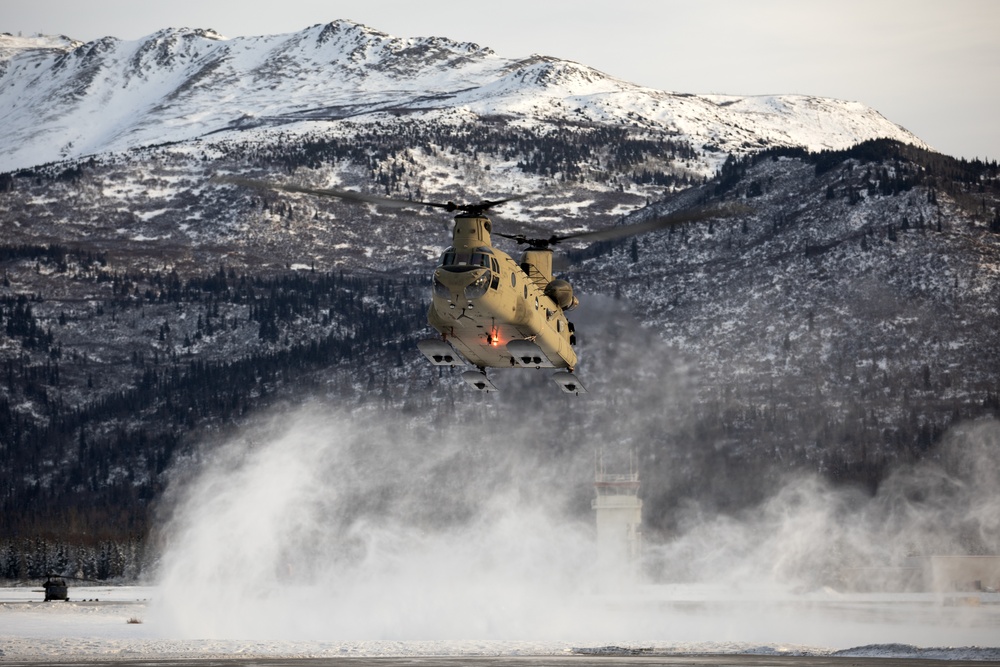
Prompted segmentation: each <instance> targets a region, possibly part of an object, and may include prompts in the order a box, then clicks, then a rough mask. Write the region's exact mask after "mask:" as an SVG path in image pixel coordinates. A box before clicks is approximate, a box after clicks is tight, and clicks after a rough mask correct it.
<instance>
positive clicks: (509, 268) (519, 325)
mask: <svg viewBox="0 0 1000 667" xmlns="http://www.w3.org/2000/svg"><path fill="white" fill-rule="evenodd" d="M216 180H217V181H220V182H224V183H229V184H233V185H238V186H244V187H250V188H255V189H265V190H281V191H284V192H290V193H298V194H308V195H315V196H319V197H332V198H336V199H342V200H345V201H349V202H356V203H363V204H373V205H375V206H384V207H391V208H421V207H431V208H438V209H444V210H445V211H447V212H449V213H454V214H455V224H454V227H453V228H452V241H451V247H449V248H448V249H447V250H446V251H445V252H444V254H443V255H442V257H441V263H440V265H439V266H438V267H437V268H436V269H435V270H434V276H433V293H432V301H431V305H430V309H429V310H428V313H427V321H428V323H429V324H430V325H431V326H432V327H433V328H434V329H435V330H437V332H438V333H439V334H440V337H438V338H432V339H426V340H421V341H419V342H418V343H417V347H418V348H419V349H420V351H421V352H422V353H423V354H424V356H425V357H427V359H428V361H430V363H432V364H434V365H435V366H465V365H467V364H471V365H472V366H475V368H476V370H468V371H465V372H464V373H463V374H462V379H464V380H465V381H466V382H467V383H468V384H469V385H471V386H472V387H474V388H475V389H477V390H479V391H483V392H493V391H497V387H496V385H494V384H493V382H491V381H490V379H489V378H488V377H487V375H486V369H487V368H511V367H522V368H555V369H558V370H557V372H556V373H554V374H553V375H552V379H553V380H554V381H555V383H556V384H558V385H559V387H560V388H561V389H562V390H563V391H564V392H566V393H570V394H581V393H586V390H585V389H584V387H583V385H582V384H581V383H580V381H579V379H578V378H577V377H576V375H574V373H573V370H574V368H575V367H576V362H577V356H576V352H575V351H574V349H573V346H574V345H576V335H575V328H574V326H573V323H572V322H570V321H569V320H568V319H567V318H566V313H567V312H568V311H571V310H573V309H574V308H576V306H577V305H578V303H579V300H578V299H577V297H576V296H575V295H574V294H573V288H572V286H571V285H570V284H569V282H567V281H565V280H561V279H558V278H555V277H554V276H553V273H552V265H553V262H552V246H555V245H557V244H559V243H562V242H564V241H590V242H593V241H607V240H613V239H618V238H623V237H627V236H633V235H637V234H645V233H647V232H651V231H655V230H657V229H664V228H666V227H670V226H673V225H678V224H681V223H685V222H691V221H696V220H703V219H707V218H711V217H717V216H720V215H723V214H724V213H723V212H722V211H719V210H703V209H694V210H688V211H683V212H679V213H675V214H671V215H667V216H664V217H659V218H655V219H652V220H646V221H644V222H641V223H637V224H633V225H627V226H618V227H610V228H607V229H603V230H597V231H587V232H578V233H571V234H563V235H551V236H549V237H548V238H528V237H526V236H525V235H523V234H516V235H509V234H501V233H499V232H494V231H493V223H492V222H491V221H490V219H489V218H488V217H487V215H486V214H487V212H488V211H490V210H491V209H493V208H496V207H498V206H501V205H502V204H505V203H507V202H511V201H516V200H520V199H525V198H527V197H530V196H532V195H531V194H527V195H514V196H510V197H507V198H505V199H498V200H483V201H480V202H479V203H475V204H456V203H454V202H450V201H449V202H447V203H440V202H424V201H414V200H409V199H392V198H389V197H380V196H378V195H371V194H367V193H363V192H356V191H352V190H338V189H319V188H309V187H302V186H297V185H288V184H276V183H269V182H265V181H256V180H250V179H244V178H238V177H220V178H218V179H216ZM493 234H496V235H497V236H500V237H503V238H506V239H511V240H513V241H514V242H516V243H517V244H518V245H525V246H527V248H526V249H525V250H524V251H523V252H522V254H521V257H520V261H514V259H513V258H512V257H511V256H510V255H508V254H507V253H505V252H503V251H502V250H500V249H499V248H496V247H494V246H493V243H492V239H491V235H493Z"/></svg>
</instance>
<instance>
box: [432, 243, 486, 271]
mask: <svg viewBox="0 0 1000 667" xmlns="http://www.w3.org/2000/svg"><path fill="white" fill-rule="evenodd" d="M492 255H493V253H492V252H491V251H490V249H489V248H476V249H475V250H473V251H471V252H469V251H463V252H456V251H455V249H454V248H448V250H446V251H445V253H444V255H443V256H442V257H441V266H442V267H444V268H445V269H447V270H449V271H471V270H472V269H476V268H479V267H483V268H487V269H490V268H493V263H494V262H495V261H496V260H494V259H493V257H492Z"/></svg>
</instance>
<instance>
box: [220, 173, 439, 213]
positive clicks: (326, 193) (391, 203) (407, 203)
mask: <svg viewBox="0 0 1000 667" xmlns="http://www.w3.org/2000/svg"><path fill="white" fill-rule="evenodd" d="M215 180H217V181H220V182H222V183H231V184H233V185H242V186H244V187H248V188H255V189H258V190H281V191H282V192H294V193H299V194H307V195H316V196H318V197H334V198H336V199H346V200H347V201H354V202H360V203H364V204H374V205H376V206H388V207H391V208H412V207H415V206H433V207H435V208H444V209H448V208H449V205H450V206H452V207H454V206H455V205H454V204H438V203H436V202H426V201H413V200H412V199H392V198H391V197H379V196H378V195H371V194H368V193H366V192H357V191H355V190H338V189H336V188H307V187H305V186H302V185H292V184H287V183H269V182H267V181H256V180H253V179H250V178H239V177H235V176H234V177H219V178H217V179H215ZM451 210H455V209H454V208H452V209H451Z"/></svg>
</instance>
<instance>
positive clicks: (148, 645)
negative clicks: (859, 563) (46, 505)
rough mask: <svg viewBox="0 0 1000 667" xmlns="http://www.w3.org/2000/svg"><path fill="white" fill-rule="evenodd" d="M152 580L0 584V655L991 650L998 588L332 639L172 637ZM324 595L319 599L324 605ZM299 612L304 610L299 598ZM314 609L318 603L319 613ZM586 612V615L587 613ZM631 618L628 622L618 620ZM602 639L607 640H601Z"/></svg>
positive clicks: (668, 608) (765, 595)
mask: <svg viewBox="0 0 1000 667" xmlns="http://www.w3.org/2000/svg"><path fill="white" fill-rule="evenodd" d="M161 593H163V591H162V590H161V589H159V588H157V587H149V586H123V587H87V588H72V587H71V589H70V601H69V602H48V603H46V602H42V601H41V600H42V598H43V595H42V593H41V592H40V589H37V588H0V660H3V659H17V660H38V661H59V660H81V659H82V660H87V659H101V660H118V659H121V660H134V659H145V658H154V659H155V658H164V659H169V658H217V657H227V656H232V657H243V658H246V657H248V656H264V657H342V656H354V657H379V656H467V657H471V656H497V655H500V656H503V655H510V656H517V655H520V656H525V655H568V654H573V653H592V652H600V651H604V650H617V649H622V648H624V649H642V650H643V652H647V651H648V652H650V653H664V654H678V653H725V654H738V653H745V654H773V655H778V654H793V655H794V654H799V655H830V654H838V655H850V656H856V657H872V656H876V657H881V656H886V657H888V656H891V657H906V658H926V659H942V660H1000V648H990V647H991V646H994V647H996V646H1000V637H998V635H997V629H998V628H1000V596H998V595H997V594H981V593H980V594H967V595H961V596H959V595H957V594H956V596H953V597H941V596H935V595H929V594H927V595H924V594H907V595H888V594H867V595H862V594H853V595H841V594H837V593H834V592H832V591H816V592H812V593H803V594H795V593H791V592H777V593H776V592H774V591H765V590H754V589H753V588H746V589H743V590H739V591H733V590H724V589H721V588H713V587H709V586H650V587H637V588H636V589H634V590H633V591H632V592H630V593H628V594H622V595H616V596H601V595H590V596H581V598H580V600H579V601H578V605H575V606H576V607H577V611H578V612H579V611H581V607H583V608H585V610H586V611H587V612H588V613H589V614H593V615H596V616H597V617H600V618H601V619H602V621H601V622H606V623H607V625H608V627H609V628H611V630H609V631H608V632H607V633H606V634H604V635H601V634H600V633H599V632H595V631H594V624H593V623H589V622H584V623H582V624H581V627H584V628H585V631H584V632H581V633H580V635H579V636H577V637H573V636H572V632H566V633H560V634H561V637H560V638H557V639H541V638H536V639H518V638H516V637H511V638H506V639H505V638H491V639H475V638H469V637H456V638H453V639H448V638H440V639H427V640H422V639H399V638H392V637H388V636H386V637H381V638H367V639H366V638H361V637H356V638H344V637H341V636H339V633H338V630H337V628H336V627H329V628H327V629H326V631H325V632H314V635H313V636H312V637H311V638H308V639H306V638H296V639H289V638H283V637H282V636H281V635H282V634H284V633H283V632H276V633H275V636H273V637H268V636H266V634H267V633H264V634H263V635H262V634H257V633H258V632H259V630H255V634H254V635H253V638H251V636H246V637H240V636H238V633H234V634H233V636H230V637H222V638H211V639H210V638H196V637H195V638H190V637H189V638H180V637H179V636H177V635H175V634H173V628H172V624H171V622H170V621H169V614H164V613H162V612H163V609H162V608H161V607H162V605H161V602H160V601H161V599H162V598H161ZM334 598H335V596H331V597H330V604H336V602H335V599H334ZM300 611H301V614H302V617H303V618H304V619H308V618H309V617H310V616H312V615H313V614H314V611H313V610H310V609H309V608H306V607H303V608H302V609H301V610H300ZM320 615H322V614H320ZM592 618H593V617H592ZM630 626H631V628H632V629H629V627H630ZM609 647H617V649H616V648H609Z"/></svg>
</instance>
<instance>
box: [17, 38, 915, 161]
mask: <svg viewBox="0 0 1000 667" xmlns="http://www.w3.org/2000/svg"><path fill="white" fill-rule="evenodd" d="M0 54H2V61H0V62H2V64H0V68H2V69H0V127H2V128H3V130H2V131H0V140H2V141H4V142H5V143H6V145H8V146H14V147H16V148H14V149H12V150H9V151H5V154H4V155H3V156H0V170H7V171H9V170H13V169H18V168H26V167H31V166H35V165H39V164H43V163H46V162H52V161H58V160H61V159H67V158H80V157H85V156H89V155H93V154H100V153H105V152H109V151H121V150H128V149H132V148H138V147H141V146H144V145H150V144H158V143H162V142H164V141H193V140H197V139H199V138H203V137H205V136H208V135H210V134H212V133H217V132H220V131H225V130H226V129H228V128H231V127H240V122H241V119H246V118H258V119H268V120H269V121H270V122H275V121H280V122H281V123H287V122H291V121H294V120H296V114H302V113H303V112H304V111H306V110H308V109H321V108H331V109H336V108H344V107H351V109H352V112H351V114H352V116H354V117H362V116H365V117H377V115H378V114H379V113H381V112H384V109H386V108H391V109H399V108H406V109H407V112H408V113H416V114H421V115H423V116H425V117H428V118H437V117H441V116H445V115H446V114H447V112H448V111H450V110H455V109H459V110H465V111H467V112H470V113H473V114H476V115H479V116H491V115H498V114H499V115H503V114H515V115H520V116H522V117H524V118H526V119H527V118H534V119H535V120H537V121H541V122H552V121H556V122H598V123H606V122H617V123H621V124H625V125H636V126H643V125H644V126H646V127H647V128H648V129H651V130H656V131H664V132H669V133H673V134H677V135H679V136H680V137H682V138H687V139H690V140H692V142H693V143H694V144H695V145H697V146H699V147H701V146H703V145H707V146H709V148H710V149H711V150H709V151H705V152H704V153H705V154H704V155H703V156H702V158H701V159H700V160H699V164H700V167H699V168H700V170H701V171H702V172H703V173H705V174H706V175H710V174H711V173H713V172H714V170H715V169H716V168H717V167H718V164H719V160H718V159H713V157H714V156H713V153H719V152H722V153H727V152H736V153H741V152H745V151H747V150H757V149H759V148H762V147H767V146H769V145H800V146H804V147H806V148H809V149H810V150H822V149H840V148H846V147H847V146H849V145H852V144H855V143H858V142H860V141H864V140H867V139H871V138H876V137H887V138H893V139H897V140H900V141H904V142H908V143H913V144H915V145H920V146H924V147H926V146H925V145H924V144H923V142H921V141H920V140H919V139H918V138H917V137H915V136H914V135H912V134H911V133H909V132H907V131H906V130H904V129H903V128H900V127H899V126H897V125H895V124H893V123H891V122H890V121H888V120H887V119H885V118H883V117H882V116H881V115H880V114H878V113H877V112H875V111H874V110H871V109H870V108H868V107H866V106H864V105H862V104H859V103H854V102H844V101H839V100H828V99H824V98H817V97H813V96H798V95H777V96H760V97H739V96H719V95H692V94H686V93H685V94H676V93H669V92H665V91H656V90H653V89H650V88H644V87H642V86H637V85H635V84H631V83H627V82H625V81H622V80H619V79H615V78H613V77H610V76H608V75H606V74H603V73H601V72H599V71H598V70H595V69H593V68H590V67H587V66H585V65H581V64H579V63H574V62H571V61H566V60H561V59H558V58H554V57H551V56H539V55H535V56H529V57H528V58H522V59H511V58H504V57H501V56H498V55H497V54H496V53H495V52H494V51H492V50H491V49H489V48H485V47H481V46H479V45H477V44H474V43H470V42H457V41H453V40H450V39H446V38H441V37H429V38H398V37H392V36H390V35H387V34H386V33H383V32H380V31H377V30H374V29H372V28H368V27H367V26H363V25H361V24H357V23H353V22H350V21H344V20H340V21H334V22H331V23H328V24H316V25H314V26H311V27H309V28H306V29H304V30H302V31H299V32H295V33H287V34H283V35H271V36H259V37H239V38H233V39H226V38H224V37H222V36H221V35H219V34H218V33H216V32H214V31H211V30H200V29H188V28H184V29H163V30H160V31H157V32H155V33H153V34H151V35H149V36H147V37H144V38H142V39H139V40H134V41H125V40H120V39H117V38H113V37H105V38H102V39H99V40H95V41H93V42H89V43H86V44H83V43H80V42H76V41H72V40H68V39H67V38H45V37H42V38H37V39H34V40H32V39H31V38H14V37H12V36H0ZM335 120H336V114H332V118H328V119H322V118H320V117H318V116H317V115H316V114H313V115H312V118H311V119H310V120H308V121H304V122H310V123H313V124H317V125H323V124H329V123H330V122H333V121H335ZM39 121H41V122H39ZM824 125H825V126H826V127H825V128H824Z"/></svg>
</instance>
